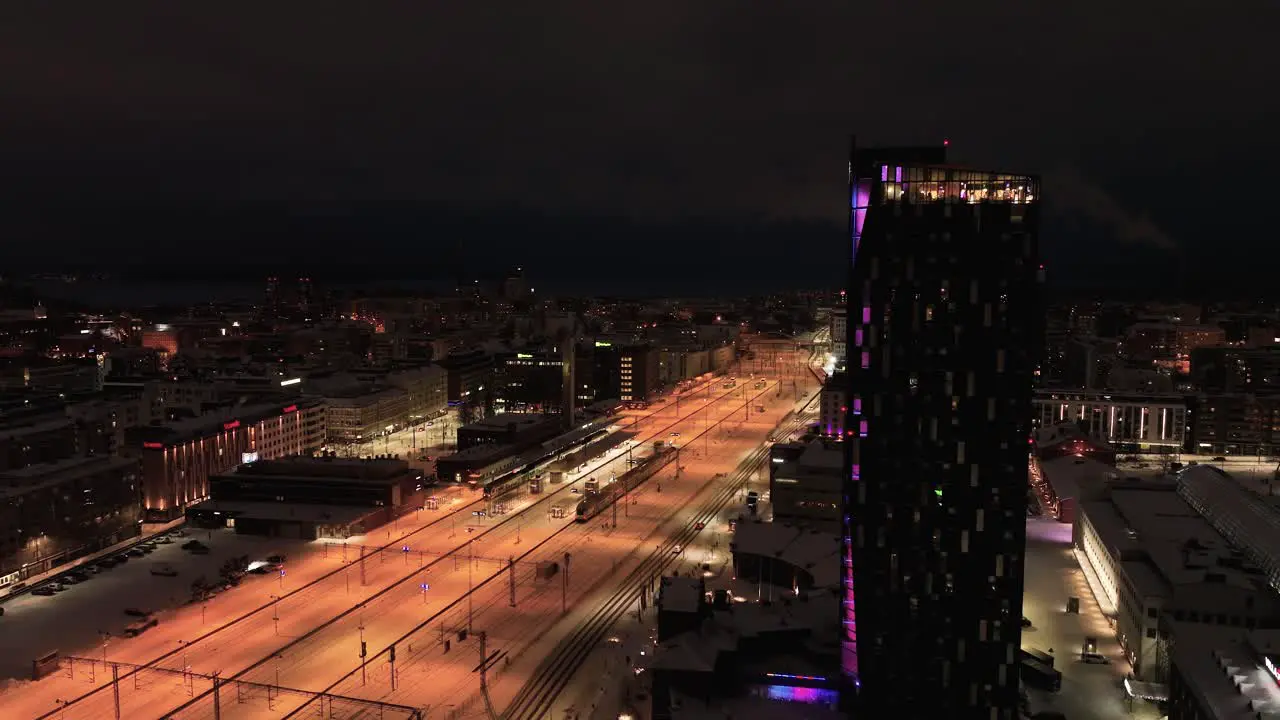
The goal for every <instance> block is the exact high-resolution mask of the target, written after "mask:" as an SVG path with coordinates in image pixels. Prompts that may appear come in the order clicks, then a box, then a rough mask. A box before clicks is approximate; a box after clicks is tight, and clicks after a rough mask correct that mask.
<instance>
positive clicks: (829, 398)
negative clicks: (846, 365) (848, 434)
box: [818, 372, 849, 440]
mask: <svg viewBox="0 0 1280 720" xmlns="http://www.w3.org/2000/svg"><path fill="white" fill-rule="evenodd" d="M848 386H849V378H848V377H846V375H845V373H843V372H836V373H835V374H833V375H832V376H831V377H829V378H827V381H826V382H825V383H824V384H823V385H822V395H821V397H820V398H819V405H818V432H819V433H821V434H822V435H823V436H824V437H829V438H834V439H836V440H840V439H843V438H844V418H845V415H846V414H847V413H848V412H849V407H848V406H849V387H848Z"/></svg>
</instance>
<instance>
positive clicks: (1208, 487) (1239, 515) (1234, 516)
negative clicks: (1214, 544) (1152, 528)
mask: <svg viewBox="0 0 1280 720" xmlns="http://www.w3.org/2000/svg"><path fill="white" fill-rule="evenodd" d="M1178 494H1179V495H1180V496H1181V497H1183V498H1184V499H1185V500H1186V502H1187V503H1188V504H1189V505H1190V506H1192V507H1194V508H1196V509H1197V510H1199V511H1200V512H1202V513H1204V516H1205V518H1207V521H1208V522H1211V523H1212V524H1213V527H1215V528H1217V529H1218V530H1219V531H1221V532H1222V534H1223V535H1225V536H1226V538H1227V539H1228V540H1230V541H1231V542H1233V543H1235V544H1236V545H1238V546H1239V547H1240V548H1241V549H1243V550H1244V551H1245V552H1246V553H1247V554H1248V555H1249V558H1250V559H1251V560H1252V561H1253V562H1254V563H1257V564H1258V565H1259V566H1261V568H1262V571H1263V572H1265V573H1266V576H1267V580H1268V582H1269V583H1270V584H1271V587H1272V588H1276V589H1280V508H1277V505H1276V503H1275V498H1273V497H1260V496H1258V495H1256V494H1255V493H1253V492H1250V491H1249V490H1247V489H1245V488H1244V487H1242V486H1241V485H1240V484H1239V483H1237V482H1235V481H1234V480H1233V479H1232V477H1231V476H1230V475H1229V474H1227V472H1226V471H1224V470H1222V469H1220V468H1216V467H1213V466H1212V465H1196V466H1194V467H1189V468H1187V469H1185V470H1182V471H1180V472H1179V473H1178Z"/></svg>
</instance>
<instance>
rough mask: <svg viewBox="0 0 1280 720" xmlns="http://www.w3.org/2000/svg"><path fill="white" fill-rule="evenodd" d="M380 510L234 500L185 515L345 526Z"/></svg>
mask: <svg viewBox="0 0 1280 720" xmlns="http://www.w3.org/2000/svg"><path fill="white" fill-rule="evenodd" d="M382 509H383V508H376V507H367V506H355V505H311V504H307V503H272V502H247V501H246V502H242V501H238V500H205V501H204V502H201V503H198V504H196V505H192V506H191V507H190V508H188V512H211V513H219V514H223V515H227V516H228V517H235V518H246V519H248V518H252V519H255V520H288V521H292V522H310V523H324V524H333V525H347V524H350V523H354V522H356V521H358V520H360V519H361V518H363V517H364V516H366V515H369V514H372V513H375V512H380V511H382Z"/></svg>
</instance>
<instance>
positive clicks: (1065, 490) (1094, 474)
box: [1040, 455, 1117, 500]
mask: <svg viewBox="0 0 1280 720" xmlns="http://www.w3.org/2000/svg"><path fill="white" fill-rule="evenodd" d="M1040 472H1041V473H1043V474H1044V478H1045V480H1047V481H1048V482H1049V484H1050V485H1052V486H1053V491H1054V492H1055V493H1057V495H1058V498H1059V499H1066V498H1076V499H1077V500H1081V499H1084V498H1088V497H1091V496H1094V495H1096V494H1097V493H1099V492H1101V491H1102V489H1103V487H1104V486H1105V485H1106V483H1107V481H1109V480H1112V479H1114V478H1115V477H1116V474H1117V473H1116V469H1115V468H1114V467H1112V466H1110V465H1108V464H1106V463H1104V462H1099V461H1097V460H1092V459H1090V458H1082V457H1076V456H1075V455H1066V456H1063V457H1060V458H1054V459H1053V460H1047V461H1042V462H1041V463H1040Z"/></svg>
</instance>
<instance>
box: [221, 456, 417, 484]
mask: <svg viewBox="0 0 1280 720" xmlns="http://www.w3.org/2000/svg"><path fill="white" fill-rule="evenodd" d="M409 470H410V468H409V463H407V462H405V461H404V460H397V459H395V458H370V459H367V460H363V459H359V458H339V457H328V456H326V457H306V456H294V457H287V458H280V459H278V460H257V461H255V462H251V463H245V464H243V465H240V466H239V467H238V468H236V470H235V471H234V472H232V473H230V474H231V475H235V476H238V477H254V476H257V477H315V478H320V477H324V478H341V479H345V480H387V479H392V478H395V477H397V476H400V475H403V474H404V473H406V472H409Z"/></svg>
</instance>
